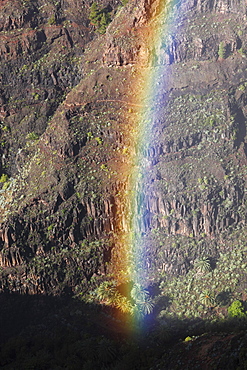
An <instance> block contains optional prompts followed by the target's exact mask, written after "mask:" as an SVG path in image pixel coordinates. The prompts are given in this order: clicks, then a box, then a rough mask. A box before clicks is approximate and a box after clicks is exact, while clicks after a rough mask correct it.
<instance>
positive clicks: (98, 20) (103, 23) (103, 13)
mask: <svg viewBox="0 0 247 370" xmlns="http://www.w3.org/2000/svg"><path fill="white" fill-rule="evenodd" d="M89 19H90V21H91V23H92V24H93V25H94V26H95V27H96V29H97V31H98V32H99V33H101V34H103V33H105V31H106V28H107V26H108V25H109V24H110V23H111V17H110V13H109V12H107V10H106V9H101V10H100V9H99V7H98V4H97V3H95V2H94V3H93V4H92V5H91V8H90V14H89Z"/></svg>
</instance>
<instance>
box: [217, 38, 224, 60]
mask: <svg viewBox="0 0 247 370" xmlns="http://www.w3.org/2000/svg"><path fill="white" fill-rule="evenodd" d="M218 55H219V58H220V59H225V58H226V46H225V44H224V42H223V41H221V42H220V44H219V50H218Z"/></svg>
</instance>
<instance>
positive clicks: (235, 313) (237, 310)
mask: <svg viewBox="0 0 247 370" xmlns="http://www.w3.org/2000/svg"><path fill="white" fill-rule="evenodd" d="M228 315H229V316H230V317H238V318H244V317H247V315H246V312H245V309H244V305H243V303H242V302H241V301H239V300H236V301H234V302H232V304H231V305H230V306H229V307H228Z"/></svg>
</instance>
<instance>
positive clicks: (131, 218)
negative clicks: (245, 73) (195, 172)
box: [122, 0, 176, 332]
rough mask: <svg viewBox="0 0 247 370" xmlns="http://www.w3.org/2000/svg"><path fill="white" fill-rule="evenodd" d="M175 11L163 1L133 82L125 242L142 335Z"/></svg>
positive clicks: (135, 321)
mask: <svg viewBox="0 0 247 370" xmlns="http://www.w3.org/2000/svg"><path fill="white" fill-rule="evenodd" d="M175 8H176V7H175V1H170V2H165V1H164V0H160V4H159V12H158V14H155V16H151V19H150V21H149V25H148V27H147V28H146V31H147V40H148V41H147V43H148V48H149V50H152V52H150V53H149V55H147V60H146V63H145V66H143V65H142V66H141V67H139V68H138V70H137V77H136V78H135V79H134V81H133V84H134V85H135V89H136V90H137V91H140V93H139V94H138V96H137V97H135V98H132V100H131V104H132V105H135V106H136V107H139V108H138V111H137V115H135V117H134V119H133V123H132V124H131V125H132V127H134V130H133V132H132V138H131V142H132V147H131V149H130V152H131V163H132V165H131V166H130V168H129V178H130V181H129V184H128V191H127V197H128V199H123V201H124V202H125V203H129V208H128V216H127V218H128V222H129V232H128V233H127V234H126V235H122V242H123V243H124V244H125V251H124V254H125V258H124V263H125V270H126V276H127V280H128V281H130V282H131V283H130V284H129V286H128V289H129V292H128V293H127V294H128V295H129V296H130V295H131V296H132V298H133V297H134V298H135V299H136V302H137V305H136V306H137V307H138V308H137V310H136V311H135V312H134V315H133V316H132V317H133V319H132V324H133V326H134V327H135V330H137V331H138V332H140V331H141V330H142V329H143V326H144V321H145V320H143V318H144V317H145V315H146V314H148V313H150V312H151V310H152V303H151V299H150V297H149V294H148V292H147V290H146V289H145V288H146V287H147V282H148V268H147V260H148V255H147V250H146V247H145V244H144V240H143V236H142V234H141V231H140V230H141V228H142V223H143V222H144V213H145V208H146V207H145V199H144V193H145V192H148V191H149V186H150V184H148V181H147V179H148V173H149V172H150V171H152V168H151V166H150V163H148V160H147V150H148V147H149V146H150V145H155V143H152V132H153V127H154V125H155V124H156V122H157V120H158V119H159V107H160V105H161V104H162V103H163V101H164V90H165V84H166V73H167V68H166V66H167V64H163V63H162V62H160V58H161V56H160V55H159V50H160V49H161V44H162V37H163V35H164V34H168V33H170V32H171V31H172V27H173V25H174V24H175V18H176V16H175V11H174V9H175ZM156 9H157V8H156ZM136 117H138V120H137V121H136ZM126 134H127V135H129V133H126ZM153 187H154V185H153V184H152V188H153ZM140 311H141V312H140Z"/></svg>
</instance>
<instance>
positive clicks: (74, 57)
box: [0, 0, 247, 294]
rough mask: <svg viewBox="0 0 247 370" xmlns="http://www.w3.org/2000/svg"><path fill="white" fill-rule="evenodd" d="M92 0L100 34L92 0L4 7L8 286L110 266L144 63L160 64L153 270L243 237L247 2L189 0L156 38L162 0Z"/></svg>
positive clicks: (144, 204)
mask: <svg viewBox="0 0 247 370" xmlns="http://www.w3.org/2000/svg"><path fill="white" fill-rule="evenodd" d="M98 3H99V6H101V7H102V8H103V7H108V9H109V12H111V16H112V22H111V23H110V25H109V26H108V28H107V30H106V33H105V34H103V35H100V34H98V33H97V31H96V30H95V27H94V26H93V25H92V24H90V21H89V13H90V8H89V6H88V3H87V2H81V1H80V2H78V1H64V2H57V4H56V5H54V4H53V2H46V3H44V2H42V1H32V2H25V3H24V2H22V1H1V2H0V7H1V16H0V79H1V89H0V118H1V145H0V155H1V162H0V169H1V174H0V176H1V175H2V174H3V175H7V178H5V181H3V182H2V183H1V184H2V185H1V186H2V190H1V194H0V209H1V214H0V221H1V234H0V238H1V251H0V265H1V267H2V275H1V289H2V290H4V289H11V290H15V291H20V292H22V293H25V292H28V293H37V292H42V293H47V292H51V293H54V294H60V293H62V292H63V290H64V289H65V287H69V288H70V289H71V291H75V290H76V288H78V287H79V288H80V289H81V286H83V288H82V289H84V288H85V289H86V287H87V286H88V284H89V283H90V279H91V277H92V276H102V278H103V277H104V275H105V274H107V272H108V271H110V267H109V265H110V261H111V257H112V255H114V253H115V252H116V250H117V248H119V243H118V242H117V235H119V234H121V233H128V232H129V231H130V225H129V222H128V217H127V216H128V215H126V213H127V210H128V209H129V205H128V197H124V196H123V195H124V194H125V193H127V190H128V189H127V185H126V184H127V183H128V181H129V179H128V175H129V173H128V171H127V170H126V168H128V167H129V166H131V160H130V158H129V154H128V153H129V151H130V148H132V144H133V143H132V142H131V140H130V139H129V137H128V135H126V133H127V132H128V130H129V131H130V130H132V129H133V125H134V122H135V120H137V119H138V109H137V104H136V105H135V102H136V100H137V95H138V93H139V85H138V86H136V85H135V78H136V77H135V73H136V71H137V70H138V68H140V69H141V68H153V69H159V70H160V79H159V81H156V82H155V84H156V86H157V91H159V94H158V96H157V114H156V119H155V120H154V122H152V125H153V128H152V140H150V142H149V143H146V144H145V146H144V147H143V148H141V149H140V150H142V153H143V163H142V164H140V166H141V167H145V169H146V170H145V171H146V177H145V181H144V182H140V183H139V184H138V186H139V194H138V199H137V200H136V202H137V203H138V202H139V209H140V214H139V216H138V222H137V224H138V228H139V230H138V231H139V232H140V234H142V236H143V240H144V243H145V244H146V245H147V249H148V260H147V269H150V270H152V271H150V272H152V274H154V275H155V272H156V271H166V272H167V273H168V274H185V273H186V272H187V271H188V269H189V268H190V265H191V263H192V262H193V261H194V260H195V259H196V258H198V257H199V256H200V255H201V254H202V253H204V254H208V255H210V256H213V257H217V256H218V254H219V252H220V251H222V250H225V249H228V248H233V247H234V242H233V240H237V239H238V233H241V234H242V235H245V229H246V225H245V224H246V214H245V203H246V197H245V188H246V184H245V182H246V168H247V167H246V166H247V162H246V114H247V108H246V103H247V93H246V79H247V75H246V70H247V69H246V64H247V63H246V56H245V52H246V50H245V48H246V46H245V45H246V41H247V40H246V28H245V27H246V26H245V23H246V22H245V21H246V20H245V17H246V4H245V2H244V1H232V2H229V1H214V2H212V1H185V2H184V3H183V4H182V5H181V6H180V7H179V6H177V8H176V12H175V15H176V16H177V17H178V18H177V21H176V22H174V23H173V26H172V27H171V28H168V29H167V32H164V34H162V37H160V38H159V42H158V43H155V44H152V45H151V44H150V43H148V42H147V40H149V38H150V37H151V36H150V35H152V27H153V25H154V24H155V23H157V25H159V22H160V19H161V16H162V9H161V7H160V4H159V2H158V1H146V0H143V1H129V3H128V4H127V5H126V6H125V7H122V8H121V9H120V8H119V5H120V2H114V1H112V2H106V1H102V2H98ZM167 6H168V5H167ZM158 86H162V88H159V89H158ZM130 100H131V102H132V103H131V104H132V105H128V101H130ZM131 150H133V148H132V149H131ZM138 150H139V149H138ZM3 180H4V178H3ZM233 233H235V234H234V235H235V236H233ZM92 242H94V243H95V242H98V244H97V245H94V247H92V246H91V247H90V246H89V247H87V248H86V247H85V245H86V244H87V243H89V244H90V243H92ZM90 248H91V249H92V250H93V251H94V252H92V253H91V252H90V251H91V249H90ZM90 253H91V254H90ZM65 270H66V271H67V272H65ZM57 271H59V273H58V272H57ZM17 282H18V283H17Z"/></svg>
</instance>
